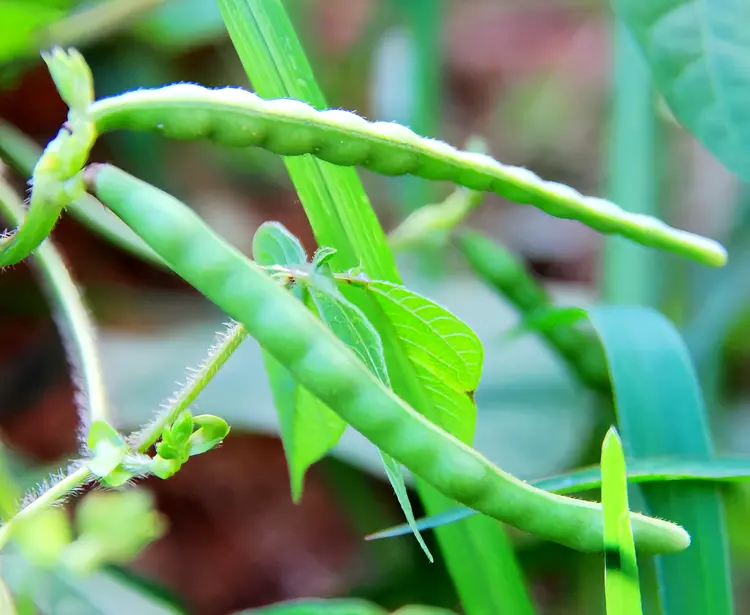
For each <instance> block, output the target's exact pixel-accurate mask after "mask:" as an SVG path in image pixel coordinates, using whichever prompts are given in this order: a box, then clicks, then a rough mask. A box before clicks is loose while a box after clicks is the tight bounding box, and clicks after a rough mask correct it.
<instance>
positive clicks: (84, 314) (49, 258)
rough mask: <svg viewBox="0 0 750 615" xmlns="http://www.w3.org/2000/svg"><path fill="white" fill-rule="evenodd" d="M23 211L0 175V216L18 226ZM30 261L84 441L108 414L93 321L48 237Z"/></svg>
mask: <svg viewBox="0 0 750 615" xmlns="http://www.w3.org/2000/svg"><path fill="white" fill-rule="evenodd" d="M23 212H24V210H23V206H22V204H21V201H20V199H19V197H18V195H16V194H15V193H14V192H13V190H12V188H11V187H10V186H9V185H8V184H7V183H5V181H4V180H3V178H2V177H1V176H0V217H2V218H3V219H5V220H7V221H8V222H9V223H10V224H11V226H18V225H19V224H20V223H21V221H22V219H23V216H24V213H23ZM31 262H32V263H33V266H34V269H35V270H36V273H37V276H38V277H39V279H40V280H41V281H42V282H43V287H44V289H45V291H46V293H47V295H48V297H49V301H50V304H51V306H52V311H53V314H54V315H55V321H56V323H57V327H58V330H59V331H60V337H61V338H62V340H63V343H64V345H65V350H66V355H67V357H68V362H69V363H70V367H71V369H72V372H73V382H74V383H75V385H76V387H77V389H78V393H77V395H76V405H77V406H78V410H79V415H80V418H81V423H82V424H81V439H82V441H84V442H85V438H86V432H87V431H88V428H89V425H90V423H91V422H92V421H107V420H108V418H109V407H108V400H107V394H106V390H105V385H104V375H103V373H102V367H101V363H100V360H99V353H98V350H97V345H96V339H95V330H94V323H93V322H92V320H91V317H90V315H89V312H88V309H87V307H86V305H85V303H84V300H83V297H82V296H81V294H80V292H79V290H78V287H77V286H76V284H75V282H74V281H73V279H72V278H71V277H70V272H69V271H68V268H67V266H66V265H65V261H64V259H63V258H62V256H61V255H60V253H59V252H58V251H57V249H56V248H55V246H54V245H53V244H52V242H51V241H50V240H49V239H47V241H45V242H44V243H43V244H42V245H41V246H39V248H38V249H37V251H36V253H35V254H34V256H33V257H32V259H31Z"/></svg>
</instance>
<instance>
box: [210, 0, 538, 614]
mask: <svg viewBox="0 0 750 615" xmlns="http://www.w3.org/2000/svg"><path fill="white" fill-rule="evenodd" d="M218 1H219V7H220V9H221V12H222V15H223V17H224V21H225V24H226V26H227V30H228V31H229V35H230V37H231V39H232V42H233V43H234V46H235V48H236V49H237V52H238V55H239V57H240V60H241V61H242V64H243V66H244V67H245V71H246V73H247V75H248V77H249V78H250V81H251V83H252V84H253V86H254V87H255V89H256V91H257V92H258V94H259V95H261V96H262V97H264V98H278V97H291V98H296V99H299V100H302V101H304V102H307V103H309V104H311V105H312V106H313V107H316V108H318V109H322V108H325V107H327V104H326V100H325V98H324V96H323V94H322V92H321V90H320V88H319V87H318V85H317V82H316V80H315V76H314V75H313V73H312V70H311V68H310V65H309V62H308V61H307V58H306V57H305V53H304V51H303V50H302V48H301V45H300V43H299V40H298V38H297V35H296V33H295V31H294V29H293V27H292V25H291V23H290V21H289V18H288V16H287V14H286V12H285V10H284V7H283V5H282V4H281V2H279V1H278V0H218ZM285 164H286V166H287V170H288V171H289V174H290V176H291V178H292V181H293V182H294V185H295V188H296V189H297V193H298V195H299V198H300V201H301V202H302V204H303V206H304V208H305V212H306V214H307V217H308V219H309V221H310V224H311V226H312V229H313V232H314V234H315V237H316V239H317V241H318V244H319V245H321V246H330V247H335V248H336V250H337V252H336V254H335V255H334V256H333V258H332V261H331V265H332V267H333V268H334V270H338V271H343V270H346V269H349V268H352V267H357V266H361V267H362V270H363V271H364V272H365V273H366V274H367V275H368V276H369V277H370V278H371V279H377V280H383V281H386V282H390V283H394V284H399V283H401V278H400V276H399V273H398V270H397V268H396V264H395V260H394V258H393V254H392V253H391V251H390V249H389V247H388V242H387V239H386V236H385V233H384V232H383V229H382V227H381V225H380V222H379V221H378V219H377V217H376V215H375V212H374V211H373V209H372V207H371V206H370V203H369V199H368V198H367V195H366V194H365V192H364V189H363V187H362V183H361V181H360V180H359V177H358V175H357V173H356V171H355V170H354V169H352V168H343V167H335V166H332V165H330V164H327V163H324V162H322V161H320V160H317V159H315V158H312V157H309V156H306V157H298V158H285ZM352 291H356V289H352ZM342 294H344V296H345V297H347V299H349V300H351V301H352V303H354V304H355V305H356V306H357V307H359V308H360V309H361V310H362V312H363V313H364V314H365V316H366V317H367V319H368V320H369V321H370V322H371V323H372V324H373V325H374V326H375V328H376V329H377V330H378V332H379V333H380V335H381V338H382V341H383V347H384V348H383V349H384V354H385V358H386V364H387V366H388V371H389V373H390V374H391V378H392V384H393V389H394V391H395V392H396V393H397V394H398V395H399V396H401V397H402V398H404V399H405V400H406V401H407V402H409V403H410V404H411V405H412V406H413V407H414V408H416V409H417V410H419V411H420V412H422V413H423V414H425V413H426V412H425V410H427V409H428V408H429V401H428V398H427V397H426V395H425V392H424V390H423V389H422V385H421V384H420V382H419V380H418V378H417V375H416V374H415V373H414V366H413V364H412V363H411V362H410V361H409V359H408V356H407V354H406V352H405V349H404V347H403V345H402V344H401V342H400V341H399V339H398V337H397V335H396V334H395V332H394V331H393V327H392V325H391V324H390V322H389V321H388V319H387V318H386V317H385V315H384V314H383V313H382V311H381V310H380V308H379V306H378V305H377V304H376V303H375V301H374V299H373V298H371V297H367V295H366V293H360V295H364V297H363V296H356V293H355V292H351V291H348V290H347V289H343V290H342ZM417 490H418V492H419V495H420V498H421V499H422V501H423V502H424V504H425V507H426V509H427V510H428V511H432V512H438V511H440V510H442V509H443V508H445V507H446V506H449V505H451V504H452V502H451V501H450V500H448V499H447V498H444V497H443V496H442V495H441V494H436V493H434V492H431V491H428V490H427V488H426V485H424V484H423V483H422V482H421V481H417ZM472 522H473V520H472ZM476 527H477V531H478V532H483V533H484V536H485V537H486V540H487V541H490V540H492V537H491V535H490V534H489V533H490V532H493V531H500V528H499V526H498V525H497V524H495V526H493V527H491V528H488V527H486V526H479V525H477V526H476ZM455 531H458V530H455ZM460 531H465V529H463V528H461V529H460ZM438 537H439V538H440V533H439V534H438ZM464 542H465V543H466V544H468V543H469V540H468V538H467V539H466V540H465V541H464ZM449 547H450V545H449V544H448V543H447V542H444V543H441V549H442V550H443V554H444V556H445V558H446V560H448V561H451V560H456V561H458V562H461V563H462V564H463V565H464V566H465V567H466V568H469V567H470V566H471V567H472V568H473V569H475V570H479V569H481V568H482V567H484V566H485V563H486V564H487V566H494V565H495V564H494V563H490V562H486V561H485V555H484V554H483V553H482V552H480V551H476V550H473V551H472V557H471V559H469V560H466V559H462V558H463V557H464V553H459V552H453V551H450V550H449ZM494 556H495V558H502V559H503V560H504V561H510V560H512V559H513V558H514V555H513V552H512V550H511V549H510V548H508V549H506V550H505V551H504V552H497V553H495V554H494ZM453 580H454V583H455V584H456V589H457V591H458V593H459V596H460V598H461V600H462V602H463V603H464V604H467V603H469V602H473V603H479V602H480V600H479V598H480V596H474V592H475V591H476V589H475V587H473V586H470V585H467V584H464V583H463V582H462V581H463V579H462V578H458V577H455V576H454V577H453ZM487 590H488V591H492V592H496V593H498V594H502V593H503V591H505V588H503V587H502V586H499V585H494V586H490V587H488V588H487ZM522 591H525V590H522ZM481 598H483V599H485V600H487V599H488V598H487V595H486V594H485V595H484V596H481ZM500 599H502V598H500ZM485 613H487V615H490V613H491V611H487V610H484V611H481V610H472V611H469V610H467V615H484V614H485ZM511 615H512V612H511Z"/></svg>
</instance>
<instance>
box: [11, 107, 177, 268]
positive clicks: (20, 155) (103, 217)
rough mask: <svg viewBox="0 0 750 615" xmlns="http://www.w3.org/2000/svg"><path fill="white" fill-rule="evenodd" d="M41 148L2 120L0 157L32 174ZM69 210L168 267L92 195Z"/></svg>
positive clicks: (147, 258) (108, 236)
mask: <svg viewBox="0 0 750 615" xmlns="http://www.w3.org/2000/svg"><path fill="white" fill-rule="evenodd" d="M41 155H42V149H41V148H40V147H39V146H38V145H37V144H36V143H34V142H33V141H32V140H31V139H29V138H28V137H27V136H26V135H24V134H23V133H22V132H20V131H19V130H18V129H16V128H15V127H14V126H11V125H10V124H8V123H7V122H4V121H3V120H2V119H0V158H1V159H2V160H4V161H5V162H6V163H7V164H8V165H9V166H11V167H12V168H14V169H15V170H16V171H17V172H18V173H19V174H21V175H22V176H24V177H31V174H32V172H33V170H34V166H35V165H36V162H37V160H39V158H40V157H41ZM67 211H68V212H69V213H70V214H71V215H72V216H73V217H74V218H76V220H78V221H79V222H81V223H82V224H84V225H85V226H87V227H88V228H89V229H91V230H92V231H94V232H95V233H97V234H99V235H101V236H102V237H103V238H104V239H106V240H107V241H109V242H110V243H112V244H114V245H116V246H117V247H119V248H120V249H121V250H124V251H125V252H128V253H129V254H132V255H133V256H136V257H137V258H140V259H141V260H144V261H146V262H147V263H149V264H151V265H155V266H158V267H165V265H164V262H163V261H162V259H161V258H160V257H159V256H157V255H156V253H155V252H154V251H153V250H151V248H149V247H148V246H147V245H146V244H145V243H143V241H142V240H141V238H140V237H138V235H136V234H135V233H134V232H133V231H131V230H130V228H128V227H127V226H126V225H125V224H123V222H122V221H121V220H120V219H119V218H117V217H116V216H115V215H114V214H112V213H111V212H110V211H109V210H108V209H106V208H105V207H104V206H103V205H102V204H101V203H99V201H97V200H96V199H95V198H94V197H93V196H91V195H89V194H85V195H84V196H82V197H81V198H80V199H78V200H76V201H74V202H73V203H72V204H71V205H70V206H69V207H68V209H67Z"/></svg>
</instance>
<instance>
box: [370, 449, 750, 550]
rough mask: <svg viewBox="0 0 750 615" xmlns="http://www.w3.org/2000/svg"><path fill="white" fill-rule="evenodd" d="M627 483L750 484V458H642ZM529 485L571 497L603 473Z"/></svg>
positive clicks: (396, 532)
mask: <svg viewBox="0 0 750 615" xmlns="http://www.w3.org/2000/svg"><path fill="white" fill-rule="evenodd" d="M627 474H628V482H631V483H636V484H640V483H660V482H675V481H689V482H727V483H739V482H748V481H750V458H740V457H738V458H732V457H727V458H719V457H715V458H712V459H707V460H700V459H679V458H669V457H643V458H640V459H631V460H629V461H628V467H627ZM528 482H529V484H530V485H533V486H534V487H538V488H539V489H545V490H547V491H551V492H553V493H559V494H562V495H570V494H573V493H581V492H583V491H590V490H592V489H599V488H600V487H601V483H602V481H601V470H600V468H599V466H593V467H588V468H582V469H580V470H575V471H573V472H566V473H565V474H560V475H558V476H550V477H548V478H540V479H537V480H530V481H528ZM475 515H478V513H477V512H476V511H474V510H472V509H470V508H466V507H465V506H455V507H452V508H450V509H448V510H445V511H444V512H442V513H440V514H438V515H433V516H430V517H423V518H421V519H419V520H418V521H417V527H418V528H419V529H420V530H428V529H432V528H437V527H441V526H444V525H447V524H449V523H455V522H456V521H461V520H463V519H466V518H467V517H472V516H475ZM410 531H411V530H410V529H409V527H408V526H406V525H398V526H394V527H392V528H388V529H385V530H382V531H380V532H376V533H374V534H371V535H370V536H368V537H367V538H368V540H377V539H380V538H391V537H394V536H403V535H404V534H408V533H409V532H410Z"/></svg>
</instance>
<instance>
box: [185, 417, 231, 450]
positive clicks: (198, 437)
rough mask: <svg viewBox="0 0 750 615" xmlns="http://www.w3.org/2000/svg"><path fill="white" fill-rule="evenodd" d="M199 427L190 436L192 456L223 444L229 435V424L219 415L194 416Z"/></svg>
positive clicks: (189, 442) (194, 421)
mask: <svg viewBox="0 0 750 615" xmlns="http://www.w3.org/2000/svg"><path fill="white" fill-rule="evenodd" d="M193 423H194V424H195V425H197V426H198V429H197V430H196V431H195V432H194V433H193V434H192V435H191V436H190V439H189V440H188V444H189V446H190V456H193V455H200V454H201V453H205V452H206V451H210V450H211V449H212V448H214V447H216V446H218V445H219V444H221V442H222V441H223V440H224V439H225V438H226V437H227V436H228V435H229V424H228V423H227V422H226V421H225V420H224V419H222V418H219V417H218V416H213V415H211V414H201V415H198V416H195V417H193Z"/></svg>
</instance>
